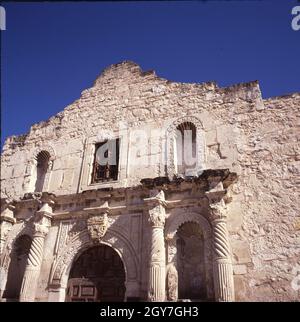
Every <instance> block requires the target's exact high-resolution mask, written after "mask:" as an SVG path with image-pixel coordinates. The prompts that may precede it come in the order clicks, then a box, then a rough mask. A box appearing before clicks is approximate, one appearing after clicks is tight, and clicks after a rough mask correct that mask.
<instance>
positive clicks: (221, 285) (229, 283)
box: [209, 199, 234, 302]
mask: <svg viewBox="0 0 300 322" xmlns="http://www.w3.org/2000/svg"><path fill="white" fill-rule="evenodd" d="M209 208H210V220H211V224H212V228H213V254H214V258H213V261H214V262H213V274H214V285H215V298H216V301H218V302H232V301H234V283H233V270H232V261H231V251H230V245H229V239H228V231H227V224H226V218H227V214H226V208H225V204H224V201H223V200H222V199H221V201H218V202H213V203H210V205H209Z"/></svg>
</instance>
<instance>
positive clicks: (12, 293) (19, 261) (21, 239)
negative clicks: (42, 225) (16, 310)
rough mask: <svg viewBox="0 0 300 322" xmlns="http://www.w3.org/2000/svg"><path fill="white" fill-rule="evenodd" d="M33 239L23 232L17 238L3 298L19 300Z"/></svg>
mask: <svg viewBox="0 0 300 322" xmlns="http://www.w3.org/2000/svg"><path fill="white" fill-rule="evenodd" d="M31 242H32V239H31V237H30V236H29V235H26V234H22V235H20V236H18V238H16V239H15V241H14V243H13V247H12V250H11V253H10V263H9V267H8V271H7V279H6V285H5V290H4V292H3V298H6V299H7V300H13V301H18V300H19V296H20V291H21V285H22V280H23V277H24V273H25V267H26V263H27V259H28V254H29V251H30V247H31Z"/></svg>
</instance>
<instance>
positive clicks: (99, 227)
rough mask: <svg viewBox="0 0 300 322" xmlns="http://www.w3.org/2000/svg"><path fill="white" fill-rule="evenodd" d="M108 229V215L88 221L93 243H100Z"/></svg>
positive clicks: (91, 218)
mask: <svg viewBox="0 0 300 322" xmlns="http://www.w3.org/2000/svg"><path fill="white" fill-rule="evenodd" d="M107 228H108V219H107V214H106V213H104V214H102V215H99V216H93V217H90V218H88V220H87V229H88V232H89V234H90V237H91V239H92V241H93V242H99V241H100V239H101V238H103V236H104V235H105V233H106V231H107Z"/></svg>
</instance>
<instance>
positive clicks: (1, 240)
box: [0, 204, 16, 254]
mask: <svg viewBox="0 0 300 322" xmlns="http://www.w3.org/2000/svg"><path fill="white" fill-rule="evenodd" d="M4 207H5V208H4V210H3V211H2V212H1V216H0V254H2V252H3V249H4V244H5V241H6V238H7V235H8V233H9V231H10V230H11V228H12V226H13V225H14V224H15V222H16V219H15V218H14V209H15V207H14V206H13V205H12V204H7V205H5V206H4Z"/></svg>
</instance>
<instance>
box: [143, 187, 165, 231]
mask: <svg viewBox="0 0 300 322" xmlns="http://www.w3.org/2000/svg"><path fill="white" fill-rule="evenodd" d="M144 202H145V204H146V205H147V208H148V214H149V218H148V221H149V223H150V225H151V226H152V227H153V228H155V227H156V228H163V227H164V225H165V217H166V211H165V207H166V202H165V194H164V192H163V190H156V189H155V190H150V197H149V198H145V199H144Z"/></svg>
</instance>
